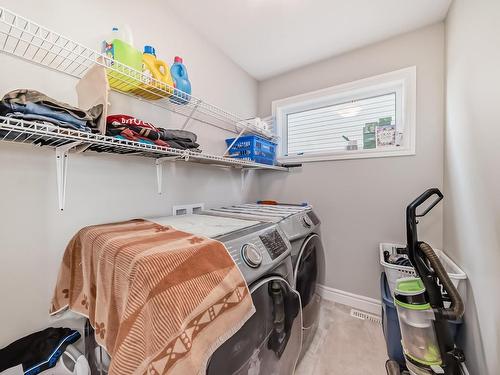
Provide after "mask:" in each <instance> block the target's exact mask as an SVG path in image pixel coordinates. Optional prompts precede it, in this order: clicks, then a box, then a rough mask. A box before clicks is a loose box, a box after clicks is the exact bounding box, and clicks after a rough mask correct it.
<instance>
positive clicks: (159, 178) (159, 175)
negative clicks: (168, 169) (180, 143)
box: [155, 156, 185, 195]
mask: <svg viewBox="0 0 500 375" xmlns="http://www.w3.org/2000/svg"><path fill="white" fill-rule="evenodd" d="M183 157H184V158H185V156H166V157H164V158H158V159H156V160H155V165H156V184H157V186H158V194H160V195H161V194H162V193H163V163H166V162H168V161H175V160H178V159H180V158H183Z"/></svg>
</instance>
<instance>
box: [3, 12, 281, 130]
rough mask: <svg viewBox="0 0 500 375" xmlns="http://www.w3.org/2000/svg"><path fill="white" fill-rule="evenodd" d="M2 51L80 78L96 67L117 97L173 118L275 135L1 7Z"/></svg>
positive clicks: (222, 127) (227, 128) (221, 127)
mask: <svg viewBox="0 0 500 375" xmlns="http://www.w3.org/2000/svg"><path fill="white" fill-rule="evenodd" d="M0 51H2V52H5V53H8V54H11V55H14V56H17V57H20V58H22V59H24V60H27V61H30V62H32V63H35V64H38V65H41V66H43V67H46V68H49V69H52V70H55V71H58V72H61V73H65V74H67V75H70V76H72V77H75V78H82V77H83V76H84V75H85V74H86V73H87V71H88V70H89V69H90V68H92V67H93V66H94V65H95V64H98V65H100V66H103V67H105V68H106V70H107V75H108V80H109V84H110V86H111V88H112V89H113V90H114V91H117V92H120V93H122V94H125V95H128V96H132V97H135V98H137V99H140V100H143V101H147V102H148V103H150V104H152V105H155V106H158V107H161V108H165V109H167V110H169V111H171V112H174V113H177V114H179V115H182V116H185V117H187V118H192V119H194V120H197V121H200V122H202V123H205V124H209V125H212V126H215V127H217V128H220V129H224V130H227V131H230V132H233V133H235V134H239V133H240V131H239V129H238V126H239V128H240V129H241V127H243V128H244V129H245V132H252V133H257V134H260V135H263V136H265V137H267V138H273V134H272V133H271V132H269V131H266V130H264V129H259V128H257V127H255V126H254V125H253V124H252V123H250V122H249V121H247V120H244V119H242V118H240V117H239V116H237V115H235V114H233V113H230V112H227V111H225V110H223V109H220V108H218V107H216V106H214V105H211V104H209V103H206V102H204V101H203V100H201V99H199V98H197V97H195V96H192V95H188V94H186V93H183V92H181V91H179V90H176V89H175V88H174V87H172V86H169V85H167V84H165V83H164V82H161V81H158V80H156V79H153V78H151V77H149V76H147V75H145V74H143V73H142V72H139V71H137V70H134V69H132V68H131V67H129V66H127V65H124V64H122V63H120V62H118V61H115V60H113V59H111V58H110V57H108V56H106V55H103V54H101V53H98V52H96V51H95V50H93V49H90V48H88V47H85V46H83V45H81V44H79V43H77V42H75V41H73V40H71V39H69V38H66V37H64V36H63V35H61V34H58V33H56V32H54V31H52V30H50V29H48V28H45V27H43V26H40V25H38V24H37V23H35V22H32V21H30V20H29V19H27V18H24V17H22V16H20V15H18V14H16V13H13V12H11V11H9V10H7V9H5V8H3V7H0Z"/></svg>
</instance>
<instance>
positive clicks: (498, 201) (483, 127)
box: [444, 0, 500, 375]
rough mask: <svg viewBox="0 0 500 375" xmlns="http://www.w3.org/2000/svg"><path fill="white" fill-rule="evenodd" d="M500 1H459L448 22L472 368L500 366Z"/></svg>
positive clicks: (484, 370) (451, 140)
mask: <svg viewBox="0 0 500 375" xmlns="http://www.w3.org/2000/svg"><path fill="white" fill-rule="evenodd" d="M499 15H500V2H499V1H498V0H480V1H467V0H455V2H454V4H453V5H452V8H451V10H450V12H449V15H448V19H447V21H446V34H447V37H446V42H447V48H446V60H447V77H446V81H447V83H446V91H447V99H446V107H447V108H446V146H445V180H444V185H445V192H444V193H445V210H444V245H445V249H446V250H447V252H448V253H450V254H451V255H452V256H453V257H454V258H455V260H456V261H457V262H458V264H460V265H461V267H462V268H463V269H464V270H465V272H466V273H467V275H468V278H469V288H468V291H467V292H468V303H467V307H466V323H465V334H464V336H463V337H462V341H463V344H464V347H465V349H466V357H467V363H468V367H469V370H470V373H471V374H481V375H487V374H488V375H493V374H498V373H499V369H500V361H499V358H500V299H499V292H498V286H499V285H500V172H499V171H500V168H499V162H500V124H499V116H498V109H499V100H500V69H499V67H500V48H499V46H500V23H499V18H498V17H499Z"/></svg>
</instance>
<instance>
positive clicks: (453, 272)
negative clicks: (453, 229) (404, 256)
mask: <svg viewBox="0 0 500 375" xmlns="http://www.w3.org/2000/svg"><path fill="white" fill-rule="evenodd" d="M405 246H406V245H400V244H393V243H381V244H380V246H379V249H380V264H381V265H382V267H384V272H385V275H386V277H387V283H388V284H389V289H390V290H391V294H392V295H394V289H395V288H396V281H397V279H400V278H402V277H415V276H416V273H415V269H414V268H413V267H405V266H398V265H397V264H390V263H387V262H386V261H385V260H384V251H388V252H389V254H396V253H397V252H396V248H398V247H399V248H401V247H405ZM434 251H435V252H436V255H437V256H438V258H439V260H440V261H441V263H442V264H443V267H444V269H445V270H446V272H447V273H448V276H449V277H450V280H451V281H452V283H453V285H455V288H457V290H458V293H459V294H460V297H462V301H463V303H464V304H465V303H466V302H467V286H466V282H465V280H467V275H466V274H465V272H464V271H462V270H461V269H460V267H458V266H457V265H456V264H455V263H454V262H453V261H452V260H451V259H450V258H449V257H448V256H447V255H446V254H445V253H444V252H443V251H441V250H439V249H434ZM445 307H449V302H446V303H445Z"/></svg>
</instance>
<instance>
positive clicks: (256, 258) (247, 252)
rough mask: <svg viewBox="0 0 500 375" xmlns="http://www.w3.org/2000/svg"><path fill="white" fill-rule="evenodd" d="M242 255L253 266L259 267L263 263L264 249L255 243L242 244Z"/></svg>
mask: <svg viewBox="0 0 500 375" xmlns="http://www.w3.org/2000/svg"><path fill="white" fill-rule="evenodd" d="M241 257H242V258H243V261H244V262H245V263H246V264H247V265H248V266H250V267H252V268H257V267H259V266H260V265H261V263H262V251H261V250H260V249H259V248H258V247H257V246H255V245H254V244H253V243H247V244H244V245H243V246H242V248H241Z"/></svg>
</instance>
